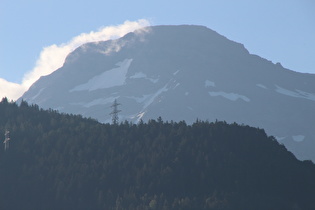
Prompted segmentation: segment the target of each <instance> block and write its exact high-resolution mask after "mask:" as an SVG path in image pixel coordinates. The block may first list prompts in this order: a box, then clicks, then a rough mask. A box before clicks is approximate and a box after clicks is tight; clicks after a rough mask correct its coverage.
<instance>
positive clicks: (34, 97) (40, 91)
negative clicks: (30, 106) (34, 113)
mask: <svg viewBox="0 0 315 210" xmlns="http://www.w3.org/2000/svg"><path fill="white" fill-rule="evenodd" d="M43 90H45V88H42V89H40V90H39V91H38V93H37V94H36V95H35V96H33V97H32V98H31V101H33V100H35V99H36V98H37V97H38V96H39V95H40V94H41V93H42V92H43Z"/></svg>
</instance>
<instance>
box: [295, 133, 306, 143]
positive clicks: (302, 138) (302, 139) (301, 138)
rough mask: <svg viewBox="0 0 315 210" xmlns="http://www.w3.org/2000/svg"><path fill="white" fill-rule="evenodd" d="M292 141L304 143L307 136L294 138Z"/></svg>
mask: <svg viewBox="0 0 315 210" xmlns="http://www.w3.org/2000/svg"><path fill="white" fill-rule="evenodd" d="M292 139H293V141H295V142H302V141H304V139H305V136H303V135H297V136H292Z"/></svg>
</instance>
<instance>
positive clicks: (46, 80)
mask: <svg viewBox="0 0 315 210" xmlns="http://www.w3.org/2000/svg"><path fill="white" fill-rule="evenodd" d="M21 99H24V100H25V101H27V102H29V103H35V104H38V105H39V106H40V107H42V108H52V109H57V110H59V111H60V112H66V113H74V114H81V115H83V116H86V117H92V118H95V119H97V120H99V121H100V122H110V121H111V116H110V115H109V113H110V112H111V111H112V108H111V107H110V106H111V105H112V103H113V102H114V100H115V99H116V100H117V101H118V102H119V103H120V104H121V105H120V106H119V109H121V110H122V111H121V112H120V113H119V119H120V120H121V121H122V120H128V121H133V122H138V121H139V120H140V119H143V120H147V119H152V118H153V119H156V118H157V117H159V116H161V117H162V118H163V119H164V120H174V121H180V120H185V121H186V122H187V123H192V122H194V121H195V120H196V119H197V118H198V119H201V120H209V121H214V120H216V119H218V120H225V121H227V122H237V123H244V124H249V125H251V126H255V127H260V128H264V129H265V130H266V132H267V133H268V135H274V136H275V137H276V138H277V139H278V140H279V141H280V142H281V143H283V144H284V145H285V146H286V147H287V148H288V150H290V151H292V152H293V153H294V154H295V155H296V157H297V158H299V159H311V160H313V161H315V75H314V74H303V73H297V72H294V71H291V70H288V69H285V68H283V67H282V66H281V65H280V64H273V63H272V62H270V61H267V60H265V59H263V58H261V57H259V56H256V55H251V54H249V52H248V51H247V50H246V49H245V48H244V46H243V45H241V44H239V43H235V42H233V41H230V40H228V39H226V38H225V37H223V36H221V35H219V34H218V33H216V32H214V31H212V30H210V29H208V28H206V27H202V26H188V25H183V26H154V27H148V28H145V29H143V30H139V31H135V32H134V33H129V34H127V35H125V36H124V37H122V38H120V39H117V40H111V41H106V42H97V43H88V44H85V45H83V46H81V47H79V48H77V49H76V50H75V51H74V52H72V53H70V54H69V55H68V57H67V58H66V61H65V63H64V65H63V67H61V68H60V69H58V70H56V71H55V72H54V73H52V74H50V75H48V76H45V77H41V78H40V79H39V80H38V81H37V82H35V83H34V84H33V85H32V86H31V88H30V89H29V90H28V91H27V92H26V93H25V94H24V95H23V96H22V97H21V98H20V100H21Z"/></svg>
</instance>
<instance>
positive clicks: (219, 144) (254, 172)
mask: <svg viewBox="0 0 315 210" xmlns="http://www.w3.org/2000/svg"><path fill="white" fill-rule="evenodd" d="M0 116H1V117H0V133H1V134H4V133H5V131H6V130H8V131H9V132H10V139H11V140H10V146H9V147H8V148H7V149H6V150H4V149H3V147H1V148H0V186H1V188H0V209H5V210H16V209H23V210H34V209H40V210H41V209H45V210H55V209H61V210H63V209H67V210H72V209H73V210H74V209H75V210H81V209H82V210H83V209H84V210H86V209H93V210H103V209H108V210H114V209H116V210H117V209H119V210H124V209H128V210H133V209H134V210H136V209H164V210H168V209H172V210H173V209H175V210H182V209H200V210H202V209H223V210H234V209H257V210H265V209H288V210H291V209H292V210H293V209H302V210H304V209H305V210H309V209H314V208H315V179H314V177H315V165H314V163H312V162H311V161H299V160H297V159H296V158H295V157H294V155H293V154H292V153H291V152H288V151H287V150H286V148H285V147H284V146H283V145H281V144H279V143H278V142H277V141H276V140H275V138H274V137H270V136H267V135H266V133H265V132H264V130H262V129H258V128H253V127H249V126H245V125H238V124H236V123H233V124H227V123H226V122H220V121H217V122H213V123H210V122H202V121H196V122H194V123H193V124H192V125H187V124H186V123H185V122H183V121H181V122H163V120H162V119H161V118H158V119H157V120H149V121H148V122H147V123H144V122H139V123H138V124H133V123H129V122H124V123H121V124H101V123H99V122H97V121H95V120H92V119H84V118H82V117H80V116H77V115H71V114H60V113H58V112H56V111H54V110H49V111H44V110H42V109H39V107H38V106H37V105H31V106H29V105H28V104H27V103H25V102H22V103H21V104H20V105H19V106H18V105H17V104H15V103H9V102H8V101H7V100H5V99H4V100H2V101H1V102H0Z"/></svg>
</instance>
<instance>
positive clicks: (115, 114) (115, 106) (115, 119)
mask: <svg viewBox="0 0 315 210" xmlns="http://www.w3.org/2000/svg"><path fill="white" fill-rule="evenodd" d="M119 105H120V103H117V100H116V99H115V101H114V103H113V105H111V106H110V107H112V108H113V111H112V112H111V113H110V115H111V116H112V123H113V124H114V125H117V124H118V120H119V118H118V113H119V112H121V110H119V109H118V106H119Z"/></svg>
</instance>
